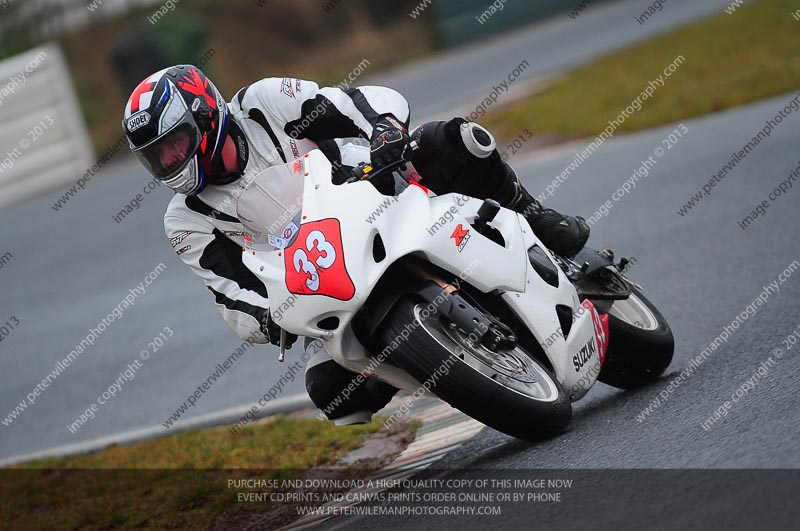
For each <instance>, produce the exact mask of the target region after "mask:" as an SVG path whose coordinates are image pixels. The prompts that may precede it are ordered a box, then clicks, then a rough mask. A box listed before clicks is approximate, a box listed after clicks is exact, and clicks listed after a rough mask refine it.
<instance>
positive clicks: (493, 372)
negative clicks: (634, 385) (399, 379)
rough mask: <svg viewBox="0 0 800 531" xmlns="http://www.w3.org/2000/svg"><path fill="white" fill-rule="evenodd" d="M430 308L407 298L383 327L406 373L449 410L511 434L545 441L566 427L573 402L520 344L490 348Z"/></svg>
mask: <svg viewBox="0 0 800 531" xmlns="http://www.w3.org/2000/svg"><path fill="white" fill-rule="evenodd" d="M427 309H428V305H426V304H423V303H419V302H416V301H414V300H412V299H410V298H404V299H401V300H400V301H398V303H397V304H396V305H395V307H394V308H393V309H392V311H391V312H390V313H389V315H388V316H387V318H386V321H385V322H384V325H383V326H382V327H381V329H380V332H379V338H380V340H381V341H382V342H383V344H384V345H392V344H394V345H397V347H396V348H395V350H394V351H393V352H392V360H393V361H394V362H395V363H396V364H397V365H398V366H399V367H400V368H402V369H404V370H405V371H406V372H408V373H409V374H411V375H412V376H413V377H414V378H416V379H417V381H419V382H421V383H422V385H423V387H425V388H426V389H430V390H432V391H433V392H434V393H435V394H436V395H437V396H438V397H439V398H441V399H442V400H444V401H446V402H447V403H449V404H450V405H451V406H453V407H455V408H458V409H459V410H461V411H463V412H464V413H466V414H467V415H469V416H470V417H472V418H474V419H476V420H478V421H480V422H482V423H484V424H486V425H487V426H491V427H492V428H494V429H496V430H498V431H501V432H503V433H506V434H508V435H511V436H513V437H517V438H520V439H527V440H540V439H542V438H546V437H552V436H554V435H557V434H558V433H561V432H563V431H564V429H566V427H567V425H568V424H569V422H570V420H571V419H572V404H571V403H570V400H569V398H568V396H567V394H566V392H565V391H564V388H563V387H562V386H561V384H560V383H559V382H558V380H556V379H555V378H554V377H553V375H552V374H551V373H550V371H548V370H547V369H546V368H545V367H544V366H543V365H542V364H541V363H539V361H538V360H536V358H534V357H533V356H531V355H530V354H528V353H527V352H526V351H525V350H523V349H522V348H520V347H519V346H517V347H515V348H513V349H510V350H501V351H498V352H494V351H491V350H489V349H487V348H486V347H484V346H483V345H482V344H481V343H480V342H479V341H473V340H471V339H470V337H469V336H467V334H464V333H463V332H462V331H461V330H459V329H457V328H456V327H455V326H452V325H450V324H449V323H447V322H445V319H443V318H442V317H440V316H439V315H438V314H437V313H436V312H431V311H429V310H427ZM409 328H411V329H412V330H411V333H410V334H409V332H408V329H409ZM402 338H405V339H402Z"/></svg>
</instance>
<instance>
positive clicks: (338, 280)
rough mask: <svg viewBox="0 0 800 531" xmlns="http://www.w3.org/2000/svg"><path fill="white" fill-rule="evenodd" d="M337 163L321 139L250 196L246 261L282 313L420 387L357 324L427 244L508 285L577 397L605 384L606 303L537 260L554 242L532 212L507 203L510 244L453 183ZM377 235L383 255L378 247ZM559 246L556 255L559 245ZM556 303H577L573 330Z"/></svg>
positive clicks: (349, 355) (443, 259)
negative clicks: (484, 227)
mask: <svg viewBox="0 0 800 531" xmlns="http://www.w3.org/2000/svg"><path fill="white" fill-rule="evenodd" d="M331 170H332V167H331V163H330V162H329V161H328V159H327V158H326V157H325V156H324V155H323V154H322V152H320V151H318V150H315V151H312V152H311V153H309V154H307V155H306V156H305V157H303V158H301V159H299V160H298V161H293V162H290V163H288V164H286V165H282V166H274V167H271V168H269V169H267V170H265V171H263V172H261V173H260V174H259V175H258V176H256V177H255V178H254V179H253V181H252V182H251V183H250V184H249V185H248V187H247V189H246V190H245V191H244V193H243V194H242V196H241V197H240V199H239V202H238V205H237V211H238V217H239V219H240V220H241V221H242V222H243V223H244V224H245V226H246V227H247V228H248V229H249V230H250V231H251V236H248V238H247V240H248V243H247V247H246V248H245V249H244V250H243V253H244V255H243V262H244V264H245V265H246V266H247V267H248V268H249V269H250V270H251V271H252V272H253V273H254V274H255V275H256V276H257V277H258V278H259V279H260V280H261V281H262V282H263V283H264V284H265V286H266V288H267V291H268V293H269V298H270V303H271V310H272V316H273V318H274V319H275V321H276V322H277V324H278V325H280V326H281V327H282V328H284V329H286V330H287V331H289V332H292V333H294V334H297V335H300V336H308V337H314V338H320V339H322V340H323V342H324V344H325V346H326V347H327V349H328V351H329V353H330V354H331V356H332V357H333V359H334V360H335V361H336V362H337V363H339V364H340V365H342V366H344V367H346V368H348V369H350V370H352V371H355V372H359V373H361V372H369V373H371V374H375V375H377V376H378V377H379V378H380V379H382V380H384V381H386V382H387V383H389V384H391V385H394V386H396V387H400V388H404V389H406V390H409V391H412V392H413V391H415V390H417V389H418V388H419V387H420V384H419V382H418V381H416V380H415V379H414V378H412V377H411V376H410V375H409V374H407V373H406V372H405V371H403V370H401V369H399V368H398V367H396V366H394V365H392V364H388V363H375V362H374V358H373V357H371V355H370V353H368V352H367V351H366V349H365V348H364V347H363V346H362V345H361V344H360V343H359V341H358V340H357V339H356V337H355V334H354V332H353V330H352V327H351V326H350V324H351V322H352V320H353V317H354V316H355V314H356V312H358V310H359V309H360V308H361V307H362V306H363V304H364V302H365V301H366V300H367V298H368V297H369V295H370V293H371V292H372V290H373V288H374V287H375V285H376V284H377V283H378V281H379V280H380V279H381V277H382V276H383V275H384V273H385V272H386V270H387V269H388V268H389V266H390V265H391V264H392V263H394V262H395V261H397V260H399V259H401V258H403V257H404V256H407V255H416V256H418V257H421V258H423V259H425V260H427V261H429V262H431V263H433V264H435V265H436V266H439V267H441V268H442V269H445V270H447V271H449V272H451V273H452V274H454V275H456V276H458V277H459V278H461V279H463V280H465V281H466V282H469V284H471V285H472V286H474V287H475V288H477V289H479V290H481V291H483V292H485V293H496V294H500V295H501V296H502V298H503V300H504V301H505V302H506V303H507V305H508V306H509V307H510V308H511V309H512V311H514V312H515V313H516V315H517V316H518V317H519V319H520V320H521V321H522V322H523V323H524V324H525V325H526V326H527V327H528V329H529V330H530V331H531V333H532V334H533V336H534V337H535V338H536V340H537V341H538V342H539V343H540V345H541V346H542V348H543V350H544V352H545V354H546V356H547V358H548V359H549V361H550V363H551V365H552V367H553V369H554V372H555V377H556V379H558V380H559V381H560V382H561V383H562V385H563V386H564V388H565V389H566V390H567V392H568V394H569V396H570V399H571V400H573V401H574V400H577V399H579V398H581V397H582V396H583V395H584V394H585V393H586V392H587V391H588V389H589V388H590V387H591V386H592V385H593V384H594V382H595V380H596V377H597V373H598V372H599V367H600V364H601V360H600V357H599V356H600V352H601V351H602V350H601V347H602V345H601V344H598V342H600V343H602V342H604V341H605V338H604V337H602V331H601V330H600V327H599V326H598V325H597V323H596V321H595V320H594V319H593V317H596V315H597V314H596V311H595V310H594V309H593V307H591V309H590V311H583V310H582V306H581V303H580V300H579V298H578V294H577V292H576V290H575V288H574V287H573V285H572V284H571V283H570V282H569V280H568V279H567V278H566V276H565V275H564V273H563V272H562V271H561V270H560V269H559V268H558V267H555V270H556V271H557V272H558V287H554V286H551V285H550V284H548V283H547V282H545V280H543V278H542V277H541V276H540V275H539V274H538V273H537V272H536V271H535V270H534V268H533V267H532V265H531V263H530V261H529V259H528V253H527V251H528V249H530V248H531V247H532V246H534V245H538V246H539V247H540V248H542V249H544V246H543V245H542V244H541V242H540V241H539V240H538V238H536V236H535V235H534V234H533V231H532V230H531V229H530V226H529V225H528V223H527V221H525V219H524V218H523V217H522V216H521V215H520V214H518V213H516V212H513V211H511V210H508V209H504V208H503V209H500V211H499V213H498V214H497V216H496V217H495V218H494V220H493V221H492V222H491V223H490V225H491V226H492V227H494V228H495V229H497V230H498V231H499V232H500V233H501V234H502V236H503V239H504V240H505V246H500V245H498V244H497V243H495V242H494V241H492V240H490V239H489V238H486V237H485V236H483V235H482V234H480V233H479V232H478V231H477V230H475V229H474V228H473V227H472V226H471V222H473V221H474V220H475V219H476V218H477V211H478V208H479V207H480V206H481V204H482V201H480V200H477V199H473V198H467V197H466V196H463V195H460V194H453V193H451V194H446V195H442V196H434V197H431V196H430V195H429V192H428V191H427V190H426V189H424V188H423V187H421V186H415V185H411V186H408V187H407V188H406V189H405V190H403V191H402V192H401V193H399V195H397V196H385V195H383V194H381V193H380V192H379V191H378V190H377V189H376V188H375V187H374V186H373V185H372V184H370V183H369V182H366V181H361V182H355V183H351V184H344V185H335V184H333V183H332V181H331ZM442 219H446V220H447V221H446V223H441V222H440V221H441V220H442ZM451 219H452V221H450V220H451ZM376 238H380V240H381V241H382V244H383V245H382V247H383V249H385V256H383V257H381V256H376V255H375V254H374V247H375V245H376ZM547 257H548V259H549V260H550V261H551V262H552V261H553V259H552V256H551V255H550V253H549V251H547ZM556 305H563V306H566V307H569V308H571V310H572V320H573V322H572V326H571V329H570V331H569V333H568V335H567V338H566V339H565V338H564V337H563V334H562V333H561V325H560V322H559V319H558V316H557V313H556V310H555V307H556ZM589 305H590V306H591V304H590V303H589ZM331 318H336V319H338V322H337V321H336V320H335V319H331ZM598 321H599V319H598ZM331 323H333V324H331ZM598 334H599V335H598Z"/></svg>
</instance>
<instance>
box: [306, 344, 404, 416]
mask: <svg viewBox="0 0 800 531" xmlns="http://www.w3.org/2000/svg"><path fill="white" fill-rule="evenodd" d="M305 350H306V353H307V354H308V356H309V360H308V364H307V365H306V375H305V380H306V391H307V392H308V396H309V398H311V401H312V402H313V403H314V405H315V406H317V408H319V409H320V410H321V411H322V413H323V414H324V415H325V416H326V417H327V418H328V420H332V421H333V422H334V423H335V424H336V425H337V426H349V425H353V424H366V423H369V422H370V421H371V420H372V415H373V414H374V413H377V412H378V411H379V410H381V409H383V407H384V406H386V404H388V403H389V401H390V400H391V399H392V397H393V396H394V395H395V393H397V391H398V389H397V388H396V387H392V386H391V385H389V384H386V383H383V382H381V381H380V380H377V379H376V378H364V377H363V376H361V375H359V374H356V373H354V372H351V371H348V370H347V369H345V368H344V367H342V366H341V365H339V364H338V363H336V362H335V361H334V360H333V359H332V358H331V356H330V354H329V353H328V351H327V349H326V348H325V347H324V346H323V345H322V342H321V341H319V340H313V339H311V338H306V340H305Z"/></svg>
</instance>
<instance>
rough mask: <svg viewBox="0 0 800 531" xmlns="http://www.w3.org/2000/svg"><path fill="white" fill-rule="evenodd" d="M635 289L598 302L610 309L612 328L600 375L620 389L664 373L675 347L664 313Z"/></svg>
mask: <svg viewBox="0 0 800 531" xmlns="http://www.w3.org/2000/svg"><path fill="white" fill-rule="evenodd" d="M631 291H632V293H631V296H630V297H629V298H628V299H625V300H619V301H613V304H610V305H609V304H608V303H605V302H604V301H598V302H596V303H595V304H596V305H597V309H598V310H601V311H604V312H606V313H608V328H609V333H608V336H609V340H608V341H609V342H608V353H607V354H606V361H605V363H604V364H603V368H602V370H601V371H600V374H599V375H598V377H597V379H598V380H600V381H601V382H603V383H605V384H608V385H612V386H614V387H618V388H620V389H633V388H635V387H640V386H642V385H645V384H647V383H649V382H652V381H653V380H655V379H656V378H658V377H659V376H661V375H662V374H663V373H664V371H665V370H666V369H667V367H669V364H670V363H671V362H672V355H673V352H674V351H675V339H674V337H673V336H672V330H670V327H669V324H668V323H667V321H666V319H664V316H663V315H661V312H659V311H658V309H657V308H656V307H655V306H653V304H652V303H651V302H650V301H649V300H647V297H645V296H644V295H643V294H642V292H641V291H639V290H638V289H636V288H635V287H632V290H631Z"/></svg>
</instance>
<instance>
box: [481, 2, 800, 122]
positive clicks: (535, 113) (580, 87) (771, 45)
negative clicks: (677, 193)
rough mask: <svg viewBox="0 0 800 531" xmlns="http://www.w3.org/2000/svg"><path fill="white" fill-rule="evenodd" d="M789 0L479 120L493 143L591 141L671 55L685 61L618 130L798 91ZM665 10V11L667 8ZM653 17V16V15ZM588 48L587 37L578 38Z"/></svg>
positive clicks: (678, 34)
mask: <svg viewBox="0 0 800 531" xmlns="http://www.w3.org/2000/svg"><path fill="white" fill-rule="evenodd" d="M798 7H800V6H798V3H797V1H796V0H759V1H757V2H753V3H751V4H747V5H745V6H743V7H740V8H739V9H738V10H736V12H735V13H734V14H733V15H728V14H726V13H725V12H724V11H722V10H721V12H720V13H721V14H720V16H717V17H715V18H713V19H709V20H706V21H703V22H699V23H696V24H694V25H691V26H687V27H685V28H682V29H678V30H676V31H673V32H670V33H668V34H665V35H662V36H659V37H656V38H654V39H652V40H650V41H647V42H645V43H643V44H641V45H637V46H634V47H632V48H628V49H626V50H622V51H620V52H617V53H614V54H612V55H609V56H607V57H605V58H602V59H600V60H598V61H596V62H594V63H592V64H591V65H588V66H586V67H583V68H580V69H578V70H576V71H574V72H572V73H569V74H568V75H566V76H565V77H563V78H561V79H559V80H557V81H555V82H554V84H552V85H551V86H549V87H547V88H546V89H545V90H544V91H543V92H540V93H538V94H534V95H531V96H530V97H529V98H527V99H526V100H524V101H522V102H518V103H515V104H512V105H509V106H506V107H504V108H502V109H499V110H498V112H497V113H496V114H493V115H491V116H489V117H487V120H486V125H487V126H488V127H489V128H490V129H492V130H493V131H497V134H498V136H500V137H501V138H512V137H516V136H517V135H518V134H519V132H520V131H522V130H523V129H525V128H529V129H531V130H533V131H534V132H535V133H536V134H539V135H541V134H544V135H554V136H556V137H560V138H563V137H566V138H577V137H586V136H594V135H596V134H598V133H599V132H600V131H601V130H602V129H604V128H605V127H606V125H607V122H608V121H609V120H612V119H614V118H615V117H617V115H619V113H620V112H621V111H622V110H623V109H624V108H626V107H627V106H628V105H630V103H631V101H633V100H634V99H635V98H636V97H637V95H639V93H641V92H642V91H643V90H644V89H645V88H646V87H647V84H648V82H649V81H650V80H652V79H655V78H657V77H658V76H659V74H661V73H662V72H663V70H664V68H665V67H666V66H667V65H669V64H670V63H671V62H672V61H673V60H674V59H675V58H676V57H677V56H678V55H683V56H684V57H685V62H684V63H683V65H682V66H680V67H679V68H678V70H677V71H676V72H675V73H674V74H672V76H671V77H669V78H668V79H667V80H666V83H665V86H663V87H661V88H659V89H657V90H656V92H655V95H654V97H653V98H651V99H648V100H647V101H645V102H644V103H643V104H642V110H641V111H639V112H636V113H635V114H633V115H632V116H630V117H629V118H628V119H627V120H626V121H625V122H624V125H623V126H622V127H620V128H619V130H620V131H635V130H640V129H644V128H648V127H653V126H657V125H661V124H665V123H669V122H673V121H676V120H680V119H684V118H691V117H694V116H701V115H704V114H708V113H712V112H716V111H720V110H722V109H728V108H731V107H736V106H739V105H743V104H746V103H749V102H753V101H757V100H761V99H764V98H767V97H770V96H774V95H777V94H782V93H785V92H790V91H793V90H799V89H800V22H798V21H797V20H795V19H794V18H793V17H792V15H791V13H792V12H794V11H795V10H796V9H797V8H798ZM668 8H669V6H667V7H665V9H668ZM656 16H657V15H656ZM586 45H587V46H591V36H590V35H587V36H586Z"/></svg>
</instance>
